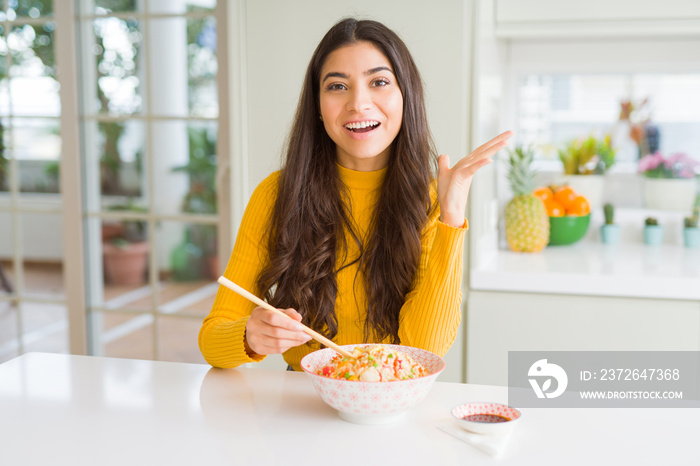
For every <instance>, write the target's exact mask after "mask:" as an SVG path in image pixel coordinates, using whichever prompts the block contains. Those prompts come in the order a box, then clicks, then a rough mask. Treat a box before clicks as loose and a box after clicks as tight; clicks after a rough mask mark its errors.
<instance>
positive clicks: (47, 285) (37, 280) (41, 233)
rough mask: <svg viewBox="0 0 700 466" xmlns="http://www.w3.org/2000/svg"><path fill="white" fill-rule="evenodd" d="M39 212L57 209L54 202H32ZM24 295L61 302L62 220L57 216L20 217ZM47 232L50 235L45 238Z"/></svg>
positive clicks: (44, 214) (39, 200) (45, 214)
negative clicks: (40, 210)
mask: <svg viewBox="0 0 700 466" xmlns="http://www.w3.org/2000/svg"><path fill="white" fill-rule="evenodd" d="M31 203H32V205H33V206H36V207H39V208H42V207H43V208H59V207H60V200H59V199H57V198H52V199H46V198H43V197H42V198H39V199H32V200H31ZM19 221H20V226H21V232H22V257H23V259H24V262H23V271H24V277H23V283H24V292H25V295H26V296H27V297H34V298H48V299H63V298H64V297H65V292H64V287H63V218H62V215H61V214H60V213H56V214H50V213H22V214H20V215H19ZM46 232H51V234H50V235H47V234H46Z"/></svg>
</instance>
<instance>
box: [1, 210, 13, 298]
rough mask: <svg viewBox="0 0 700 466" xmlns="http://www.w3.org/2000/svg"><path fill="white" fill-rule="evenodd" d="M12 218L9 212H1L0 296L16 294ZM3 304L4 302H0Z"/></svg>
mask: <svg viewBox="0 0 700 466" xmlns="http://www.w3.org/2000/svg"><path fill="white" fill-rule="evenodd" d="M11 220H12V216H11V215H10V214H9V213H8V212H0V296H6V295H8V294H10V293H13V292H15V283H16V281H15V273H14V267H13V266H12V257H13V254H14V251H13V246H14V244H13V240H12V238H13V235H12V223H11V222H10V221H11ZM0 303H2V301H0Z"/></svg>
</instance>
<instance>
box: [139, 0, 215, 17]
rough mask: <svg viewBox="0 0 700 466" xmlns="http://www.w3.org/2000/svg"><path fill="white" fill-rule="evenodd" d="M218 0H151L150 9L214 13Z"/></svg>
mask: <svg viewBox="0 0 700 466" xmlns="http://www.w3.org/2000/svg"><path fill="white" fill-rule="evenodd" d="M214 8H216V0H179V1H176V2H174V1H172V0H149V2H148V10H149V12H151V13H159V14H184V13H190V12H206V13H213V12H214Z"/></svg>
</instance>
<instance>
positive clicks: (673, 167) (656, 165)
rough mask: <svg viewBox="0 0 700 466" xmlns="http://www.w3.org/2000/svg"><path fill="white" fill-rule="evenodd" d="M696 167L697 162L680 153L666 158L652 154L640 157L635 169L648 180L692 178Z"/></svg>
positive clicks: (656, 153) (658, 154)
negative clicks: (648, 178)
mask: <svg viewBox="0 0 700 466" xmlns="http://www.w3.org/2000/svg"><path fill="white" fill-rule="evenodd" d="M698 166H700V163H699V162H698V161H697V160H694V159H692V158H690V157H688V155H687V154H684V153H681V152H678V153H675V154H672V155H670V156H668V157H664V156H663V155H661V153H659V152H654V153H653V154H648V155H645V156H644V157H642V158H641V159H640V160H639V164H638V165H637V168H638V171H639V173H641V174H643V175H644V176H647V177H650V178H692V177H694V176H695V168H696V167H698Z"/></svg>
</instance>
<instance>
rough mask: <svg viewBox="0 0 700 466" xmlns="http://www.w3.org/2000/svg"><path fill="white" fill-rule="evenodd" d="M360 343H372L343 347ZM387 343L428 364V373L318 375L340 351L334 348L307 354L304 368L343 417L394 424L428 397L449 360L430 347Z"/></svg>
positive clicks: (327, 400) (319, 391)
mask: <svg viewBox="0 0 700 466" xmlns="http://www.w3.org/2000/svg"><path fill="white" fill-rule="evenodd" d="M356 346H357V347H361V348H365V347H368V346H372V345H345V346H343V348H344V349H347V350H348V351H352V350H353V349H354V348H355V347H356ZM385 346H388V347H389V348H391V349H393V350H395V351H400V352H402V353H404V354H407V355H409V356H411V357H412V358H413V359H415V360H416V361H417V362H419V363H420V364H421V365H423V367H425V369H426V370H427V371H428V375H426V376H423V377H419V378H417V379H408V380H396V381H392V382H362V381H359V380H344V379H332V378H330V377H326V376H323V375H318V374H317V373H316V372H317V371H318V370H320V369H322V368H323V367H324V366H325V365H327V364H328V363H329V362H330V360H331V359H332V358H333V357H334V356H335V355H336V354H337V353H336V352H335V351H334V350H333V349H331V348H326V349H322V350H318V351H314V352H313V353H310V354H307V355H306V356H305V357H304V358H303V359H302V360H301V368H302V369H303V370H304V372H306V374H307V375H308V376H309V378H310V379H311V382H312V383H313V385H314V388H316V391H317V392H318V394H319V395H320V396H321V399H322V400H323V401H324V402H325V403H326V404H328V405H329V406H330V407H332V408H333V409H335V410H337V411H338V414H339V415H340V417H341V418H342V419H344V420H346V421H349V422H353V423H356V424H390V423H393V422H397V421H400V420H401V419H403V418H404V417H405V416H406V413H407V412H408V410H409V409H410V408H411V407H413V406H415V405H416V404H418V403H419V402H420V401H422V400H423V398H425V397H426V395H427V394H428V392H429V391H430V389H431V387H432V386H433V383H434V382H435V379H437V377H438V375H440V373H441V372H442V371H443V370H444V369H445V361H444V360H443V359H442V358H441V357H440V356H438V355H436V354H434V353H431V352H430V351H426V350H422V349H418V348H413V347H410V346H400V345H385Z"/></svg>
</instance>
